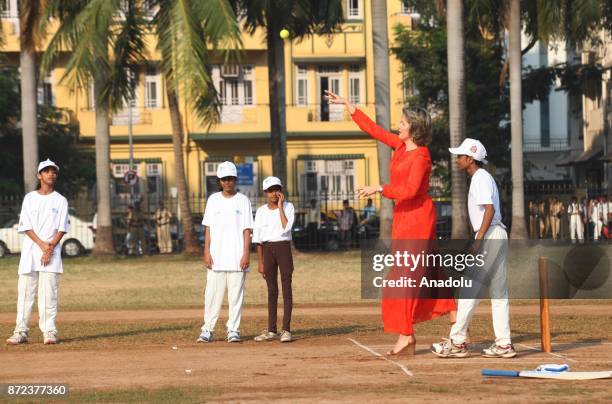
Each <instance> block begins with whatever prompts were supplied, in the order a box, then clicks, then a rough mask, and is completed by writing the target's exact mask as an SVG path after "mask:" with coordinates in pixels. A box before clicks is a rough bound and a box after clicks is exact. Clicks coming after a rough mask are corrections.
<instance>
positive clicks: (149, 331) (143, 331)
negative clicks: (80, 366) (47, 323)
mask: <svg viewBox="0 0 612 404" xmlns="http://www.w3.org/2000/svg"><path fill="white" fill-rule="evenodd" d="M187 330H193V325H180V326H178V325H177V326H166V327H155V328H140V329H134V330H126V331H119V332H110V333H104V334H94V335H83V336H80V337H75V338H63V339H62V343H71V342H84V341H93V340H98V339H104V338H115V337H134V336H138V335H148V334H156V333H160V332H173V331H187Z"/></svg>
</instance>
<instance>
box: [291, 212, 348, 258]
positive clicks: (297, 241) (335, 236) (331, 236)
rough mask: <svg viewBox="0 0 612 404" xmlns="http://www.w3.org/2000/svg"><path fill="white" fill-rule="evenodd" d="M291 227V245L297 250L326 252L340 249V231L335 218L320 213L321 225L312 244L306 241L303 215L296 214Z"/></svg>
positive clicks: (306, 232) (306, 234) (306, 233)
mask: <svg viewBox="0 0 612 404" xmlns="http://www.w3.org/2000/svg"><path fill="white" fill-rule="evenodd" d="M297 216H298V219H297V221H296V222H295V223H294V225H293V230H292V231H291V236H292V238H293V244H294V245H295V248H297V249H298V250H328V251H335V250H337V249H339V248H340V230H339V228H338V221H337V220H336V219H335V218H332V217H330V216H327V215H325V214H324V213H321V223H320V225H319V229H318V231H317V234H316V237H315V240H314V242H312V241H311V240H309V239H308V230H307V228H306V226H305V225H304V214H298V215H297Z"/></svg>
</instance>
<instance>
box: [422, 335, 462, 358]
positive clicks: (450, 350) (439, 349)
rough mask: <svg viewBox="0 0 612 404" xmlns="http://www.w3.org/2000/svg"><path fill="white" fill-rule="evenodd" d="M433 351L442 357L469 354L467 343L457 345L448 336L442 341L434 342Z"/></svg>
mask: <svg viewBox="0 0 612 404" xmlns="http://www.w3.org/2000/svg"><path fill="white" fill-rule="evenodd" d="M431 352H432V353H433V354H434V355H437V356H439V357H440V358H465V357H466V356H468V355H469V353H468V350H467V344H465V343H463V344H459V345H456V344H454V343H453V342H452V341H451V340H450V339H447V338H444V339H442V342H439V343H437V344H432V345H431Z"/></svg>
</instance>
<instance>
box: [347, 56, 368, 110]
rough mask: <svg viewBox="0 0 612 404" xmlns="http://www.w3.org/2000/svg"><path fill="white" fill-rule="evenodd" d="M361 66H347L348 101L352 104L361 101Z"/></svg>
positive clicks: (362, 83) (362, 82)
mask: <svg viewBox="0 0 612 404" xmlns="http://www.w3.org/2000/svg"><path fill="white" fill-rule="evenodd" d="M364 84H365V83H364V79H363V68H362V66H360V65H351V66H350V67H349V101H350V102H351V103H353V104H361V103H362V94H363V85H364Z"/></svg>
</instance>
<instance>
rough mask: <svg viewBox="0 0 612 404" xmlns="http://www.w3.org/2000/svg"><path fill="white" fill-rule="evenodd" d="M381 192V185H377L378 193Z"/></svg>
mask: <svg viewBox="0 0 612 404" xmlns="http://www.w3.org/2000/svg"><path fill="white" fill-rule="evenodd" d="M382 191H383V188H382V185H379V186H378V192H380V193H381V194H382Z"/></svg>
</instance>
